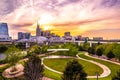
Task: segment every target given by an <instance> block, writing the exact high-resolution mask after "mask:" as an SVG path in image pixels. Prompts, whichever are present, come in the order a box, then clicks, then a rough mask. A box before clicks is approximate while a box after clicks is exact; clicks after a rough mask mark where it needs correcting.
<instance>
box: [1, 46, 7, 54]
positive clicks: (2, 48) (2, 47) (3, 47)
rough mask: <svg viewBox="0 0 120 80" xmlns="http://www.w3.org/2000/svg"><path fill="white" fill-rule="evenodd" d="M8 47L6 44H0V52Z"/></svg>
mask: <svg viewBox="0 0 120 80" xmlns="http://www.w3.org/2000/svg"><path fill="white" fill-rule="evenodd" d="M7 49H8V47H7V46H6V45H0V53H4V52H5V51H6V50H7Z"/></svg>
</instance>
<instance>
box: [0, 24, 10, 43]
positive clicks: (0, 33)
mask: <svg viewBox="0 0 120 80" xmlns="http://www.w3.org/2000/svg"><path fill="white" fill-rule="evenodd" d="M10 41H11V38H10V37H9V33H8V25H7V23H0V42H10Z"/></svg>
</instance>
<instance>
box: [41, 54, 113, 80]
mask: <svg viewBox="0 0 120 80" xmlns="http://www.w3.org/2000/svg"><path fill="white" fill-rule="evenodd" d="M76 56H77V58H78V59H81V60H84V61H88V62H91V63H93V64H96V65H98V66H99V67H101V68H102V69H103V73H102V74H101V75H100V76H99V78H102V77H106V76H108V75H110V73H111V71H110V69H109V68H108V67H106V66H105V65H103V64H100V63H98V62H95V61H92V60H87V59H83V58H80V57H79V56H78V54H77V55H76ZM45 58H76V57H69V56H49V57H45ZM45 58H42V64H43V65H44V67H45V68H47V69H48V70H50V71H52V72H55V73H58V74H63V73H62V72H59V71H56V70H54V69H51V68H49V67H48V66H46V65H45V64H44V63H43V60H44V59H45ZM87 78H96V76H88V77H87Z"/></svg>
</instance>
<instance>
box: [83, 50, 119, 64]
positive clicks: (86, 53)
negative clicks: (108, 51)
mask: <svg viewBox="0 0 120 80" xmlns="http://www.w3.org/2000/svg"><path fill="white" fill-rule="evenodd" d="M85 55H86V56H88V57H91V58H95V59H99V60H103V61H107V62H111V63H114V64H117V65H120V63H118V62H114V61H110V60H107V59H103V58H99V57H93V56H90V55H89V54H88V52H85Z"/></svg>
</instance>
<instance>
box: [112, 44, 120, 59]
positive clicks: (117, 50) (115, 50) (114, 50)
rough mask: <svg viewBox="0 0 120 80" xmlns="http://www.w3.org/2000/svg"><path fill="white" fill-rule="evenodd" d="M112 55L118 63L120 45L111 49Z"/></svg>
mask: <svg viewBox="0 0 120 80" xmlns="http://www.w3.org/2000/svg"><path fill="white" fill-rule="evenodd" d="M113 54H114V55H115V58H117V59H118V60H119V61H120V45H117V46H116V47H115V48H114V49H113Z"/></svg>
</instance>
